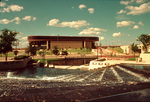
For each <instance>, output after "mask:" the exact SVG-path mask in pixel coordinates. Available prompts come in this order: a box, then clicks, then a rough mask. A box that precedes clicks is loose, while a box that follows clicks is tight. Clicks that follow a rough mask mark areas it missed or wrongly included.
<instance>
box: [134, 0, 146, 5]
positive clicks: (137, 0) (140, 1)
mask: <svg viewBox="0 0 150 102" xmlns="http://www.w3.org/2000/svg"><path fill="white" fill-rule="evenodd" d="M135 1H136V3H138V4H139V3H143V2H145V1H147V0H135Z"/></svg>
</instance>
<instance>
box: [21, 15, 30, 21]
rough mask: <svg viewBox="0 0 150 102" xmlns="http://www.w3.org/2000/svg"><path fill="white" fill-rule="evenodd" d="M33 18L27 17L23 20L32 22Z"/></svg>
mask: <svg viewBox="0 0 150 102" xmlns="http://www.w3.org/2000/svg"><path fill="white" fill-rule="evenodd" d="M31 18H32V17H31V16H25V17H24V18H22V19H23V20H26V21H31Z"/></svg>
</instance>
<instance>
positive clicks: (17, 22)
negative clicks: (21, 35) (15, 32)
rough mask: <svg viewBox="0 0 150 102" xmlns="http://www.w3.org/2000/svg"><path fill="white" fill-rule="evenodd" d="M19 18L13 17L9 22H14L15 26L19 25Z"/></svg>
mask: <svg viewBox="0 0 150 102" xmlns="http://www.w3.org/2000/svg"><path fill="white" fill-rule="evenodd" d="M20 20H21V19H20V18H19V17H15V18H14V19H12V20H11V22H13V21H15V23H16V24H20Z"/></svg>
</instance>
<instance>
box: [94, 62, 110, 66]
mask: <svg viewBox="0 0 150 102" xmlns="http://www.w3.org/2000/svg"><path fill="white" fill-rule="evenodd" d="M92 65H109V63H104V62H103V63H100V62H98V63H96V62H93V63H92Z"/></svg>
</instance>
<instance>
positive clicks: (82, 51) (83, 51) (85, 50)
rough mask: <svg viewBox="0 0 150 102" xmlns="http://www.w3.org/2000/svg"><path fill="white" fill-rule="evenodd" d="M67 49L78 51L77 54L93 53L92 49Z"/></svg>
mask: <svg viewBox="0 0 150 102" xmlns="http://www.w3.org/2000/svg"><path fill="white" fill-rule="evenodd" d="M67 51H68V52H73V53H77V54H83V53H86V54H90V53H91V51H90V49H68V50H67Z"/></svg>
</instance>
